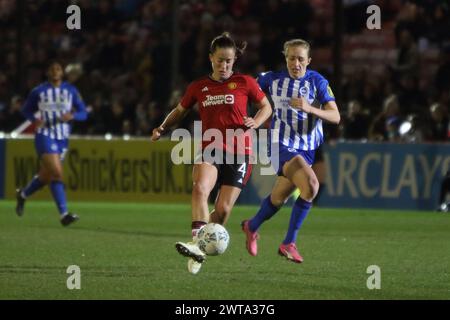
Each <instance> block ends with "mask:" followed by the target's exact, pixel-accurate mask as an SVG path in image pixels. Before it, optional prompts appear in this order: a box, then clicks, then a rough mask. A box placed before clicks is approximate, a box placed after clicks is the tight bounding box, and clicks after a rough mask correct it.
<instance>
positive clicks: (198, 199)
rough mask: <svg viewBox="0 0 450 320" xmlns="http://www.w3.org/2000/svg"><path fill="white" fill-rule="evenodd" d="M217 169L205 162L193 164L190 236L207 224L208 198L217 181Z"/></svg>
mask: <svg viewBox="0 0 450 320" xmlns="http://www.w3.org/2000/svg"><path fill="white" fill-rule="evenodd" d="M217 175H218V171H217V168H216V167H215V166H214V165H212V164H210V163H207V162H203V163H201V164H195V165H194V168H193V170H192V182H193V186H192V200H191V204H192V236H193V237H194V236H196V235H197V232H198V230H199V229H200V228H201V227H202V226H204V225H205V224H207V223H208V222H209V208H208V198H209V194H210V193H211V191H212V189H213V188H214V185H215V184H216V181H217Z"/></svg>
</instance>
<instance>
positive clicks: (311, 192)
mask: <svg viewBox="0 0 450 320" xmlns="http://www.w3.org/2000/svg"><path fill="white" fill-rule="evenodd" d="M318 192H319V180H317V177H315V176H310V177H308V184H307V188H306V190H304V192H302V193H303V195H304V197H303V198H304V199H305V200H308V201H312V200H314V198H315V197H316V196H317V193H318Z"/></svg>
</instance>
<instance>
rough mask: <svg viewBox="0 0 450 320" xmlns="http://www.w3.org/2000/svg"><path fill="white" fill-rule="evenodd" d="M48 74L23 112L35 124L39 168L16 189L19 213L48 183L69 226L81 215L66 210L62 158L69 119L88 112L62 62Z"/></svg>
mask: <svg viewBox="0 0 450 320" xmlns="http://www.w3.org/2000/svg"><path fill="white" fill-rule="evenodd" d="M47 76H48V81H47V82H44V83H42V84H40V85H38V86H37V87H35V88H34V89H33V90H32V91H31V93H30V95H29V96H28V99H27V100H26V102H25V104H24V106H23V108H22V113H23V114H24V116H25V117H26V118H27V119H28V120H29V121H31V122H32V123H33V124H34V125H35V127H36V134H35V140H34V141H35V147H36V151H37V154H38V156H39V160H40V168H39V172H38V174H37V175H36V176H34V178H33V179H32V180H31V181H30V183H29V184H28V185H27V186H26V187H25V188H24V189H19V190H17V206H16V213H17V215H19V216H22V215H23V211H24V205H25V199H26V198H28V197H29V196H31V195H32V194H33V193H35V192H36V191H38V190H39V189H41V188H42V187H44V186H45V185H47V184H49V186H50V190H51V193H52V195H53V199H54V200H55V202H56V206H57V208H58V211H59V213H60V217H61V224H62V225H63V226H67V225H69V224H71V223H72V222H74V221H76V220H78V216H77V215H75V214H73V213H69V212H68V210H67V203H66V192H65V188H64V183H63V166H62V161H63V160H64V155H65V153H66V151H67V148H68V144H69V135H70V128H71V125H70V121H72V120H76V121H83V120H85V119H86V117H87V113H86V107H85V105H84V102H83V100H82V99H81V96H80V94H79V93H78V90H77V89H76V88H75V87H74V86H73V85H71V84H70V83H67V82H65V81H63V69H62V66H61V64H60V63H58V62H52V63H51V64H50V65H49V67H48V70H47Z"/></svg>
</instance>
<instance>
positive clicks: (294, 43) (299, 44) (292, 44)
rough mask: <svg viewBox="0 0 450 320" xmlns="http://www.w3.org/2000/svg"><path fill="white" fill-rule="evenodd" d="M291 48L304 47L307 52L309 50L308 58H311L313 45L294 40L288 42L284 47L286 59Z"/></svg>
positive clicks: (301, 40)
mask: <svg viewBox="0 0 450 320" xmlns="http://www.w3.org/2000/svg"><path fill="white" fill-rule="evenodd" d="M290 47H304V48H305V49H306V50H308V58H310V57H311V45H310V44H309V42H308V41H306V40H303V39H292V40H289V41H286V42H285V43H284V45H283V54H284V56H285V57H286V56H287V52H288V49H289V48H290Z"/></svg>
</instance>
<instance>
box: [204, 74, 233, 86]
mask: <svg viewBox="0 0 450 320" xmlns="http://www.w3.org/2000/svg"><path fill="white" fill-rule="evenodd" d="M233 76H234V71H233V73H231V76H229V77H228V78H226V79H225V80H223V81H219V80H215V79H214V78H213V77H211V75H210V74H209V75H208V78H209V79H210V80H212V81H214V82H217V83H225V82H227V81H228V80H230V79H231V78H232V77H233Z"/></svg>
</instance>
